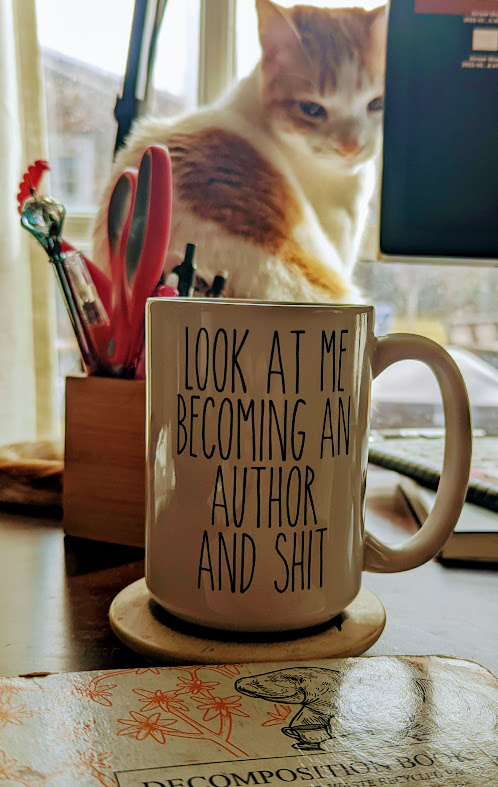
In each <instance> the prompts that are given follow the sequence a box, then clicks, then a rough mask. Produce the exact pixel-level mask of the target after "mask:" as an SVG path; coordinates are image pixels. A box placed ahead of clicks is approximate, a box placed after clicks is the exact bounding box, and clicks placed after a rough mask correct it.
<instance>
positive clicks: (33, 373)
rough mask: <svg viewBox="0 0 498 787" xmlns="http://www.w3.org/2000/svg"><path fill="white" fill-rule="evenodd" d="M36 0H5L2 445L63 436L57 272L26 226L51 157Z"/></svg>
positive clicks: (1, 59)
mask: <svg viewBox="0 0 498 787" xmlns="http://www.w3.org/2000/svg"><path fill="white" fill-rule="evenodd" d="M42 107H43V103H42V80H41V68H40V53H39V47H38V41H37V37H36V9H35V0H0V222H1V225H2V242H1V244H0V445H4V444H6V443H11V442H17V441H21V440H22V441H24V440H36V439H44V438H52V437H57V436H58V435H59V429H60V426H59V417H58V414H57V398H56V368H57V356H56V345H55V337H56V323H55V298H54V296H55V288H54V275H53V271H51V270H50V264H49V262H48V258H47V256H46V254H45V253H44V252H43V250H42V249H41V247H38V244H37V242H36V241H35V240H34V238H32V237H31V236H30V235H29V234H28V233H27V232H26V231H25V230H24V229H22V228H21V225H20V221H19V213H18V211H17V199H16V195H17V192H18V185H19V182H20V180H21V176H22V174H23V173H24V171H25V170H26V169H27V166H28V164H31V163H33V162H34V161H35V159H39V158H46V141H45V123H44V113H43V109H42Z"/></svg>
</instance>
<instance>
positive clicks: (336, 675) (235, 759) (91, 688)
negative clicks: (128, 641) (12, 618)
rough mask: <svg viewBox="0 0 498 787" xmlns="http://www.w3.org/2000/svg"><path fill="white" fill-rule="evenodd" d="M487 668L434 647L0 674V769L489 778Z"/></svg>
mask: <svg viewBox="0 0 498 787" xmlns="http://www.w3.org/2000/svg"><path fill="white" fill-rule="evenodd" d="M497 723H498V681H497V679H496V678H495V677H494V676H493V675H491V673H489V672H487V671H486V670H485V669H483V668H482V667H479V666H478V665H476V664H473V663H471V662H467V661H460V660H457V659H445V658H441V657H436V656H430V657H424V656H416V657H415V656H413V657H408V656H389V657H371V658H368V657H363V658H352V659H342V660H326V661H315V662H309V663H308V662H293V663H272V664H269V663H260V664H246V665H242V664H224V665H218V666H216V665H210V666H191V667H184V666H182V667H179V666H175V667H151V668H149V669H136V670H113V671H111V670H109V671H104V672H80V673H68V674H60V675H49V676H47V677H40V676H38V677H33V678H9V679H6V678H4V679H2V678H0V782H1V783H2V784H6V785H26V786H29V787H41V786H42V785H44V787H73V785H74V787H97V786H98V785H103V787H245V786H246V785H270V787H283V786H284V785H285V784H294V785H308V787H385V785H400V784H406V785H415V784H424V785H428V786H429V787H441V786H442V785H451V787H464V785H465V787H492V785H498V738H497V735H496V731H497Z"/></svg>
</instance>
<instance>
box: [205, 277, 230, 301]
mask: <svg viewBox="0 0 498 787" xmlns="http://www.w3.org/2000/svg"><path fill="white" fill-rule="evenodd" d="M227 278H228V273H227V271H223V273H217V274H216V276H215V277H214V279H213V283H212V284H211V287H210V288H209V290H208V291H207V293H206V296H207V297H208V298H219V297H220V296H221V295H222V293H223V290H224V289H225V284H226V281H227Z"/></svg>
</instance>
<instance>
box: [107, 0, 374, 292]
mask: <svg viewBox="0 0 498 787" xmlns="http://www.w3.org/2000/svg"><path fill="white" fill-rule="evenodd" d="M256 6H257V12H258V19H259V36H260V41H261V46H262V52H263V54H262V59H261V61H260V62H259V64H258V65H257V66H256V68H255V70H254V71H253V72H252V73H251V74H250V76H248V77H247V78H246V79H244V80H242V81H241V82H240V83H239V84H238V85H237V86H236V87H235V88H234V89H233V90H232V91H231V92H230V93H229V94H228V95H227V96H225V97H224V98H223V99H221V100H220V101H219V102H217V103H216V104H215V105H213V106H211V107H208V108H206V109H201V110H199V111H197V112H195V113H193V114H190V115H187V116H183V117H180V118H177V119H174V120H164V119H154V118H148V119H147V118H146V119H144V120H142V121H140V122H138V123H137V124H136V125H135V127H134V130H133V132H132V134H131V135H130V137H129V139H128V143H127V145H126V147H125V148H124V149H123V150H122V151H120V153H119V154H118V156H117V158H116V161H115V165H114V169H113V181H114V180H115V178H116V177H117V175H118V173H119V172H121V171H122V170H123V169H124V168H125V167H127V166H137V165H138V163H139V160H140V158H141V156H142V154H143V152H144V150H145V148H146V147H147V145H149V144H153V143H163V144H166V145H167V146H168V148H169V151H170V155H171V160H172V166H173V184H174V191H173V218H172V228H171V239H170V249H169V253H168V259H167V261H166V269H171V268H172V267H173V266H174V265H176V264H177V263H178V261H179V259H183V255H184V251H185V246H186V244H187V243H190V242H191V243H195V244H196V246H197V250H196V262H197V266H198V270H197V273H198V274H199V276H200V277H201V278H203V279H204V280H206V281H207V282H211V281H212V279H213V277H214V275H215V274H216V273H218V272H219V271H220V270H226V271H227V272H228V281H227V285H226V288H225V292H224V295H225V296H227V297H238V298H257V299H265V300H280V301H320V302H343V303H344V302H351V301H355V300H356V299H357V298H358V295H357V292H356V290H355V287H354V285H353V283H352V278H351V273H352V268H353V265H354V263H355V261H356V258H357V255H358V251H359V247H360V241H361V237H362V233H363V229H364V225H365V221H366V217H367V210H368V203H369V199H370V197H371V195H372V192H373V189H374V185H375V161H374V159H375V157H376V154H377V152H378V150H379V146H380V139H381V128H382V106H383V86H384V60H385V35H386V13H385V7H381V8H379V9H376V10H374V11H371V12H367V11H365V10H363V9H359V8H353V9H335V10H331V9H322V8H315V7H309V6H295V7H294V8H290V9H285V8H281V7H280V6H278V5H276V4H274V3H273V2H271V1H270V0H256ZM108 196H109V195H108V193H107V194H105V195H104V200H103V205H104V204H105V201H106V199H108ZM106 255H107V250H106V243H105V211H104V208H103V207H102V209H101V211H100V215H99V217H98V222H97V226H96V234H95V247H94V259H97V260H99V259H100V260H101V261H102V262H103V264H104V266H105V260H106Z"/></svg>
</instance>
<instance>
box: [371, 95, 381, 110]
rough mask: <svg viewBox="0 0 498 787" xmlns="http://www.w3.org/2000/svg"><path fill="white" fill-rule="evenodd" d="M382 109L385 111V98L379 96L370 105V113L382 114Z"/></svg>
mask: <svg viewBox="0 0 498 787" xmlns="http://www.w3.org/2000/svg"><path fill="white" fill-rule="evenodd" d="M381 109H384V96H377V97H376V98H373V99H372V100H371V102H370V104H369V105H368V111H369V112H380V110H381Z"/></svg>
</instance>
